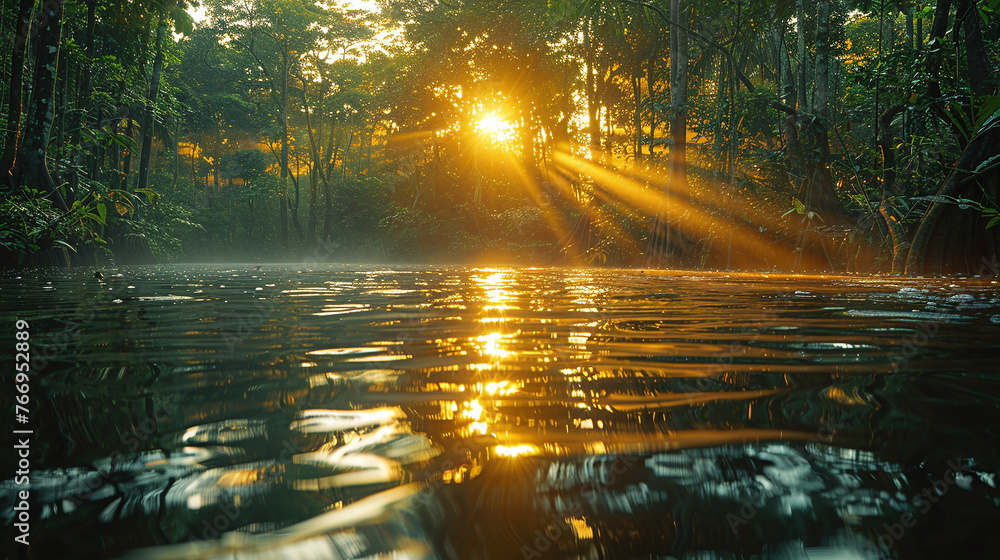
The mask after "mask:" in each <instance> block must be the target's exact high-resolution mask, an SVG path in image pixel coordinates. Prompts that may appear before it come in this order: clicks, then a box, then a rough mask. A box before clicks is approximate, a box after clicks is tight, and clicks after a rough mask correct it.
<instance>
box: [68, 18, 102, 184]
mask: <svg viewBox="0 0 1000 560" xmlns="http://www.w3.org/2000/svg"><path fill="white" fill-rule="evenodd" d="M85 2H86V4H87V29H86V35H84V38H83V46H84V47H85V48H86V49H87V53H86V54H87V59H86V60H85V61H84V62H83V65H82V66H83V68H82V69H81V72H80V87H79V90H78V93H77V96H76V111H74V113H73V117H72V119H71V120H70V121H71V122H70V128H71V129H72V132H71V135H70V141H69V142H70V144H71V145H72V146H73V148H72V150H73V151H72V152H71V153H70V158H71V159H72V160H73V163H74V164H75V165H73V166H71V169H70V173H69V186H70V189H71V190H73V191H74V192H76V191H79V184H80V172H79V170H80V169H81V168H82V166H83V157H84V152H83V149H82V148H80V145H81V141H82V139H83V127H84V126H85V125H89V124H90V122H89V119H87V118H86V116H87V115H88V114H89V112H90V90H91V86H90V81H91V80H90V65H91V61H92V60H93V59H94V53H95V51H96V46H95V45H96V44H97V42H96V41H94V27H95V26H96V24H97V0H85Z"/></svg>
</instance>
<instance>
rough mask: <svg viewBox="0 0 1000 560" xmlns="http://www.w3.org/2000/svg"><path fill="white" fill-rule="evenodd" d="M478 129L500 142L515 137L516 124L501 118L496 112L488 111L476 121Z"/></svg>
mask: <svg viewBox="0 0 1000 560" xmlns="http://www.w3.org/2000/svg"><path fill="white" fill-rule="evenodd" d="M476 130H478V131H479V133H480V134H482V135H483V136H485V137H487V138H489V139H491V140H493V141H494V142H498V143H505V142H510V141H511V140H513V139H514V125H513V124H511V123H509V122H507V121H505V120H503V119H502V118H500V116H499V115H497V114H496V113H487V114H486V115H485V116H483V118H481V119H479V122H477V123H476Z"/></svg>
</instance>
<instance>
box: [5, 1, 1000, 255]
mask: <svg viewBox="0 0 1000 560" xmlns="http://www.w3.org/2000/svg"><path fill="white" fill-rule="evenodd" d="M354 6H355V3H352V2H315V1H314V0H227V1H221V0H203V1H202V2H200V3H199V2H197V1H194V0H158V1H154V2H122V1H120V0H44V1H42V0H39V1H34V0H16V1H11V2H5V3H4V4H3V8H2V10H3V12H2V14H0V15H2V18H0V26H2V27H3V31H4V33H5V36H11V37H14V40H13V41H12V42H9V44H5V45H4V46H3V47H2V54H3V72H4V77H5V79H4V80H3V84H4V90H3V92H2V93H3V94H4V95H3V99H4V101H5V110H4V111H0V119H2V120H3V127H2V131H3V152H2V159H0V161H2V166H0V167H2V173H3V181H4V200H3V202H2V205H0V208H2V212H3V226H2V231H0V251H2V252H3V253H4V254H5V256H6V257H7V258H8V259H9V260H13V261H15V262H18V263H19V264H21V265H51V264H63V265H65V264H67V263H68V262H70V261H71V262H73V263H76V264H97V263H102V262H111V261H113V262H116V263H119V264H129V263H141V262H154V261H157V260H160V261H163V260H208V259H215V258H227V259H239V260H257V259H269V260H284V259H287V258H289V256H295V257H296V258H304V256H306V255H309V254H313V253H315V250H316V248H317V247H323V248H324V251H326V250H327V249H329V248H332V252H330V256H329V258H330V259H335V260H369V261H371V260H375V261H430V260H434V261H460V262H505V263H531V264H574V265H578V264H592V265H607V266H662V267H679V268H681V267H682V268H697V267H705V268H712V269H754V270H768V271H770V270H788V271H796V272H798V271H815V270H823V271H830V272H864V273H874V272H893V273H908V274H924V273H942V272H950V273H965V274H977V273H978V274H982V273H984V272H985V271H987V270H994V271H995V269H996V266H997V261H998V246H1000V234H998V232H1000V228H997V227H996V225H997V223H998V222H1000V205H998V203H997V189H998V179H1000V92H998V80H997V75H998V74H1000V73H998V70H1000V37H998V35H1000V13H998V10H1000V0H934V1H912V0H901V1H896V2H882V1H880V2H874V1H871V0H821V1H818V2H804V1H803V0H768V1H762V0H710V1H707V2H699V3H694V2H690V1H689V0H545V1H542V0H501V1H485V0H458V1H450V0H449V1H443V0H380V1H379V2H378V3H377V9H375V10H374V11H370V10H367V9H359V8H356V7H354ZM195 15H197V17H195ZM133 156H134V157H133Z"/></svg>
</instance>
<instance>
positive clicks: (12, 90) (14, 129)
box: [0, 0, 35, 188]
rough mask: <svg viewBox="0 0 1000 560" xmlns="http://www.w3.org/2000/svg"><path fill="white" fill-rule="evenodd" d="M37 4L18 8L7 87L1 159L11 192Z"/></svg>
mask: <svg viewBox="0 0 1000 560" xmlns="http://www.w3.org/2000/svg"><path fill="white" fill-rule="evenodd" d="M34 6H35V3H34V1H33V0H21V2H20V4H18V8H17V20H16V22H15V23H14V25H15V26H16V29H17V31H16V34H15V36H14V48H13V51H12V52H11V55H10V57H11V61H10V83H9V84H7V86H8V88H9V89H8V90H7V128H6V129H5V130H3V131H2V134H3V139H4V141H3V155H2V156H0V173H3V175H4V176H5V177H6V178H7V179H8V180H9V181H10V188H14V187H15V186H16V183H17V182H16V181H15V180H14V177H13V174H12V173H13V169H12V167H13V166H14V159H15V156H16V155H17V147H18V143H19V142H20V139H21V134H20V132H21V90H22V89H23V87H24V84H23V82H24V63H25V53H26V52H27V50H28V39H29V38H30V37H31V19H32V18H31V13H32V9H33V8H34Z"/></svg>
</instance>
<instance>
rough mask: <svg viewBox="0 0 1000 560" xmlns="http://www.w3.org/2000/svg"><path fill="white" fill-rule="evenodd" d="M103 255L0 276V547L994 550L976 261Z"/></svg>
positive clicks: (727, 554) (993, 337)
mask: <svg viewBox="0 0 1000 560" xmlns="http://www.w3.org/2000/svg"><path fill="white" fill-rule="evenodd" d="M104 273H105V276H106V277H105V278H104V279H101V280H98V279H96V278H94V277H93V270H86V269H80V270H74V271H71V272H65V271H62V272H51V271H48V272H27V273H23V274H22V275H21V276H13V275H10V276H8V277H7V278H5V279H4V280H3V281H2V284H0V301H2V304H0V309H2V314H0V315H2V318H3V322H4V325H5V329H7V330H6V331H5V332H8V333H9V334H10V338H9V340H10V341H11V343H10V344H8V345H7V347H8V350H6V351H5V352H8V354H7V356H6V357H7V358H8V359H6V360H5V362H4V363H5V364H13V355H12V353H11V351H10V350H9V348H11V347H12V346H13V342H14V341H13V332H14V320H15V318H20V319H25V320H27V321H28V322H29V324H30V333H31V339H30V341H31V345H32V355H33V357H34V358H35V361H34V365H35V366H36V367H35V370H36V371H35V373H34V375H33V377H32V380H31V392H30V395H31V398H32V401H31V405H30V421H29V424H30V427H31V429H33V430H34V434H33V435H32V436H31V437H32V438H33V439H32V440H31V441H32V443H31V446H32V447H31V473H30V486H27V487H26V486H24V485H17V484H16V483H15V478H14V474H13V471H14V469H13V468H11V469H8V470H7V472H5V473H3V474H2V475H0V477H2V478H3V479H4V480H3V482H2V500H0V512H2V516H3V520H4V525H5V528H4V545H5V546H7V548H8V549H9V550H10V552H9V554H11V555H12V557H31V558H86V559H92V558H116V557H123V556H124V557H134V558H162V559H166V558H179V559H180V558H234V557H235V558H317V559H320V558H323V559H335V558H336V559H340V558H351V559H360V558H414V559H415V558H441V559H451V558H454V559H462V560H465V559H483V560H486V559H490V560H493V559H511V558H514V559H517V558H571V559H625V558H630V559H631V558H635V559H639V558H643V559H646V558H656V559H661V558H662V559H666V558H943V557H956V558H959V557H961V558H991V559H992V558H995V557H996V556H997V553H998V552H1000V534H998V532H997V530H996V528H997V527H998V526H1000V491H998V489H997V480H996V475H997V473H998V469H1000V453H998V448H997V445H998V442H1000V437H998V431H1000V367H998V358H1000V297H998V289H997V287H998V285H997V283H996V282H995V281H994V280H993V279H992V278H974V279H964V280H956V279H933V280H932V279H897V278H863V277H830V278H820V277H794V276H793V277H790V276H773V275H772V276H767V275H738V274H721V273H714V274H710V273H699V274H694V273H677V272H671V273H666V272H654V271H639V270H592V269H587V270H580V269H508V268H461V267H453V268H448V267H440V268H418V267H373V266H343V265H313V266H311V267H304V266H294V265H262V266H261V267H260V269H259V270H257V269H255V266H254V265H246V266H228V267H225V268H219V267H218V266H192V265H186V266H157V267H147V268H129V269H121V270H105V271H104ZM8 371H12V369H11V368H8ZM12 375H13V374H11V376H12ZM9 391H10V389H9V388H8V389H7V390H6V392H5V397H4V398H5V402H6V403H8V404H7V406H6V407H5V410H4V413H5V414H8V417H11V418H13V417H14V403H13V402H12V401H11V400H9V399H8V396H10V395H12V393H11V392H9ZM9 423H10V424H11V425H15V423H14V422H13V421H10V422H9ZM18 427H23V426H16V425H15V428H18ZM5 437H6V438H7V439H6V440H5V441H4V445H5V446H7V448H8V449H11V446H12V445H14V441H13V439H12V438H13V435H12V434H7V435H6V436H5ZM25 488H29V489H30V492H31V500H30V501H31V515H32V521H31V532H30V541H31V547H30V548H25V547H23V546H21V545H18V544H16V543H13V539H14V536H15V535H16V534H18V533H16V532H15V529H14V527H13V523H14V518H15V514H16V512H15V511H14V509H13V508H14V506H15V501H16V500H15V497H16V492H17V491H18V490H23V489H25ZM12 543H13V544H12Z"/></svg>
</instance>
